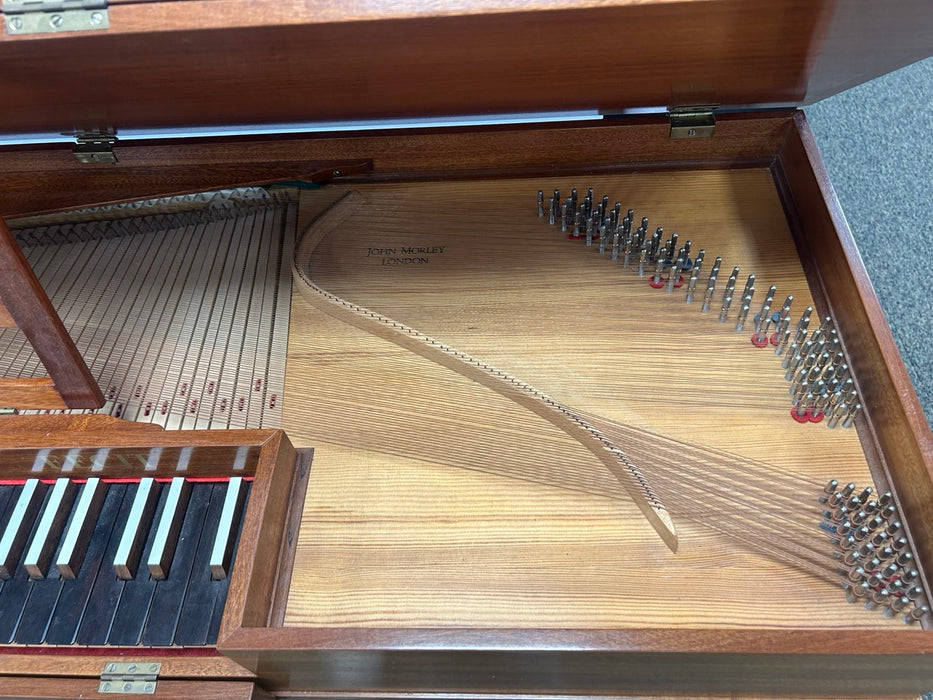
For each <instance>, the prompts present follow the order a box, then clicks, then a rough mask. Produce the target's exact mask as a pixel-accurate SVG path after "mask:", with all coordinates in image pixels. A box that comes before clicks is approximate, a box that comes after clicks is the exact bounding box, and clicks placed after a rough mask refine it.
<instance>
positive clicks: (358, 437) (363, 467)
mask: <svg viewBox="0 0 933 700" xmlns="http://www.w3.org/2000/svg"><path fill="white" fill-rule="evenodd" d="M571 186H576V187H579V188H580V189H581V192H585V189H586V188H587V187H589V186H593V187H594V188H595V189H596V191H597V194H598V195H599V194H601V193H607V194H610V196H611V198H612V200H613V201H614V200H615V199H616V198H618V199H620V200H621V201H623V202H624V205H623V206H624V207H632V208H633V209H635V212H636V216H637V217H640V216H642V215H644V216H648V217H649V220H650V222H651V227H652V228H654V227H655V226H657V225H662V226H664V228H665V231H666V232H668V233H671V232H674V231H677V232H678V233H679V234H680V236H681V242H682V241H684V240H686V239H690V240H692V242H693V246H694V251H696V250H697V249H699V248H705V249H706V251H707V256H708V257H707V260H708V263H709V262H711V261H712V257H715V256H721V257H722V258H723V269H724V270H731V268H732V266H733V265H739V266H740V267H741V270H742V273H741V277H740V279H741V280H742V281H744V277H745V275H746V274H748V273H754V274H755V275H756V277H757V282H756V287H757V288H758V289H759V291H758V292H757V301H758V303H760V300H761V297H762V296H763V291H764V289H766V288H767V286H768V285H769V284H775V285H777V287H778V292H777V297H776V298H778V299H780V300H783V298H784V296H785V295H786V294H789V293H792V294H794V297H795V301H794V309H795V311H796V313H797V314H799V312H800V311H801V310H802V309H803V307H804V306H806V305H808V304H810V303H812V298H811V296H810V294H809V290H808V287H807V283H806V279H805V277H804V273H803V270H802V268H801V265H800V262H799V259H798V258H797V253H796V250H795V246H794V242H793V240H792V239H791V236H790V233H789V231H788V227H787V221H786V219H785V218H784V213H783V210H782V206H781V203H780V201H779V199H778V197H777V193H776V191H775V188H774V183H773V181H772V179H771V175H770V173H769V171H768V170H765V169H745V170H730V171H706V172H692V173H690V172H677V173H674V172H669V173H664V172H661V173H645V174H628V175H615V176H600V177H583V178H572V179H568V178H555V179H527V180H502V181H486V182H483V181H475V182H468V183H467V182H447V183H417V184H407V185H402V184H399V185H381V186H377V185H372V186H364V187H360V188H359V191H360V192H361V194H362V195H363V197H364V199H365V204H363V205H361V206H360V207H359V208H358V210H357V211H356V212H355V213H354V214H353V215H352V216H351V217H350V218H349V219H348V220H347V221H346V223H345V224H344V225H342V226H341V227H340V229H339V230H336V231H334V232H333V233H332V234H330V235H329V236H328V237H327V238H325V240H324V241H323V242H322V243H321V245H320V246H319V252H318V254H317V255H316V256H315V257H314V259H313V260H312V262H311V267H312V271H313V278H314V279H315V280H316V281H317V282H318V283H319V284H321V286H322V287H324V288H326V289H328V290H329V291H331V292H333V293H334V294H337V295H339V296H341V297H343V298H345V299H349V300H351V301H353V302H354V303H357V304H360V305H361V306H364V307H367V308H370V309H372V310H374V311H378V312H379V313H382V314H384V315H386V316H389V317H391V318H393V319H396V320H397V321H399V322H401V323H404V324H406V325H408V326H411V327H413V328H416V329H418V330H420V331H422V332H424V333H426V334H428V335H430V336H432V337H433V338H436V339H438V340H440V341H442V342H444V343H447V344H449V345H451V346H453V347H456V348H460V349H462V350H463V351H464V352H467V353H469V354H470V355H471V356H473V357H476V358H481V359H482V360H484V361H485V362H488V363H489V364H490V365H492V366H495V367H497V368H501V369H502V370H504V371H506V372H508V373H509V374H511V375H513V376H516V377H519V378H520V379H522V380H523V381H526V382H528V383H529V384H531V385H533V386H535V387H536V388H538V389H540V390H542V391H544V392H546V393H547V394H549V395H551V396H553V397H554V398H556V399H557V400H559V401H561V402H562V403H564V404H566V405H568V406H572V407H574V408H576V409H579V410H581V411H586V412H587V414H591V415H597V416H601V417H602V418H603V419H605V420H606V421H609V422H615V423H619V424H623V425H632V426H636V427H639V428H644V429H648V430H650V431H654V432H657V433H660V434H663V435H666V436H671V437H673V438H676V439H678V440H682V441H684V442H686V443H690V444H699V445H702V446H707V447H710V448H714V449H718V450H725V451H727V452H729V453H732V454H735V455H738V456H744V457H746V458H748V459H749V460H757V461H759V462H763V463H766V464H768V465H770V466H771V468H772V469H773V470H774V472H773V473H774V489H775V491H776V492H780V495H782V496H783V495H784V493H783V491H784V490H786V489H787V488H788V487H789V484H792V483H793V484H797V485H798V486H799V484H800V482H801V481H803V482H807V483H808V484H809V486H810V487H811V488H813V489H815V491H813V492H812V493H806V492H804V491H805V489H804V490H802V491H801V492H800V493H795V494H793V496H794V497H796V498H799V501H800V514H799V516H798V514H795V513H789V514H788V516H789V517H790V518H791V519H798V518H799V520H800V521H801V522H803V523H805V522H806V521H807V520H806V519H807V518H811V519H812V518H813V514H812V513H813V506H812V503H813V499H815V497H816V496H817V495H818V491H819V489H820V487H821V485H822V483H823V482H825V481H826V480H827V479H829V478H830V477H835V478H838V479H840V481H844V480H845V481H847V480H850V479H851V480H855V481H857V482H858V483H860V484H867V483H870V480H871V477H870V475H869V471H868V465H867V462H866V458H865V455H864V454H863V452H862V449H861V446H860V443H859V439H858V435H857V434H856V432H855V431H854V430H840V429H837V430H829V429H827V428H825V427H823V426H814V425H806V426H801V425H799V424H797V423H795V422H794V421H792V420H791V418H790V416H789V397H788V394H787V383H786V382H785V381H784V378H783V370H781V368H780V364H779V359H778V358H776V357H775V356H774V353H773V351H769V350H758V349H755V348H753V347H752V345H751V344H750V342H749V335H750V330H747V331H746V332H744V333H736V332H735V331H734V328H733V326H734V320H732V323H729V324H720V323H719V322H718V313H715V312H714V313H709V314H702V313H700V310H699V302H694V303H693V304H690V305H687V304H685V303H684V301H683V295H682V293H681V292H677V293H674V294H668V293H667V292H666V291H664V290H654V289H651V288H649V287H648V285H647V284H646V281H645V279H644V278H638V277H637V276H635V275H634V274H633V273H632V272H631V271H627V270H622V269H620V265H619V264H618V263H615V264H613V263H610V262H609V261H608V259H606V258H607V256H602V257H600V256H599V255H598V254H597V253H596V250H595V249H594V248H591V249H587V248H586V247H585V246H584V245H583V244H582V243H581V242H574V241H569V240H568V239H567V237H566V234H561V233H560V231H559V230H558V229H555V228H552V227H549V226H548V225H547V223H546V220H544V221H542V220H540V219H538V218H537V216H536V214H535V203H534V199H535V193H536V191H537V190H538V189H543V190H545V191H546V192H547V191H549V190H552V189H553V188H555V187H559V188H560V189H561V191H562V192H564V193H566V192H569V189H570V187H571ZM344 191H345V188H336V189H335V190H328V189H326V188H325V189H323V190H321V191H319V192H314V193H310V194H309V195H308V196H307V198H306V199H305V200H304V201H303V202H302V207H303V209H302V211H303V213H304V215H305V216H306V217H308V220H309V221H310V220H311V219H312V218H313V216H314V213H315V211H320V210H322V209H323V207H324V206H326V205H327V204H328V203H329V202H331V201H333V200H334V199H336V198H337V197H338V196H339V195H340V194H342V193H343V192H344ZM404 248H407V249H409V250H411V249H415V252H407V253H406V252H404V251H403V249H404ZM418 248H424V249H425V250H424V251H422V252H417V249H418ZM391 249H394V252H390V250H391ZM441 249H443V250H441ZM402 258H412V259H415V258H420V259H423V261H421V262H408V263H399V262H392V260H393V259H402ZM708 263H707V264H708ZM717 299H718V295H717ZM293 303H294V305H293V309H292V314H293V315H292V331H291V338H290V344H289V360H288V362H289V364H288V380H287V381H288V382H289V383H288V386H287V389H286V406H285V412H284V413H285V415H286V416H287V418H286V424H285V426H284V427H285V429H286V431H287V432H288V434H289V435H290V436H291V438H292V439H293V440H294V441H295V442H296V444H298V445H305V444H313V445H314V446H315V448H316V452H315V464H314V468H313V470H312V474H311V480H310V486H309V490H308V496H307V501H306V508H305V515H304V520H303V524H302V528H301V531H300V536H299V542H298V550H297V554H296V559H295V565H294V574H293V578H292V586H291V589H290V593H289V601H288V607H287V611H286V617H285V623H286V625H288V626H293V627H315V626H324V627H350V628H352V627H367V628H381V627H385V628H390V627H402V628H409V627H411V628H416V627H445V626H450V627H460V628H462V627H492V628H511V629H515V628H581V629H606V630H612V629H626V628H634V627H646V626H647V627H651V626H662V627H665V628H672V629H677V628H683V629H696V628H701V629H702V628H735V629H744V628H748V627H755V628H763V629H799V628H812V627H819V628H830V629H831V628H861V627H866V628H870V627H884V626H894V627H895V628H900V627H904V625H903V623H901V622H900V621H899V620H893V621H892V620H888V619H886V618H884V617H883V616H881V615H880V614H878V613H873V612H868V611H866V610H864V609H862V608H861V607H857V606H851V605H849V604H847V603H846V602H845V600H844V596H843V594H842V591H841V590H840V589H839V588H836V587H834V586H832V585H830V584H827V583H826V582H824V581H821V580H817V579H815V578H813V577H812V576H810V575H809V574H806V573H804V572H803V571H801V570H799V569H798V568H796V567H794V566H788V565H786V564H785V563H783V562H781V561H776V560H775V559H774V558H773V557H771V556H769V554H768V553H767V552H763V551H755V550H754V549H750V548H748V547H747V546H745V545H743V543H742V542H741V541H736V540H733V539H727V538H724V537H722V536H721V535H718V534H714V533H713V532H712V530H711V529H710V528H709V527H708V525H709V524H710V523H709V522H707V523H706V524H704V519H709V518H717V517H722V518H727V517H729V514H728V513H723V514H721V515H709V514H708V513H705V511H704V509H703V507H702V506H703V505H704V504H702V503H699V502H698V503H697V508H696V512H697V514H699V513H703V515H702V516H699V515H698V516H697V517H694V518H687V519H681V520H680V521H678V522H677V523H676V525H677V528H678V532H679V534H680V538H681V539H680V541H681V548H680V551H679V552H678V554H676V555H674V554H672V553H670V552H668V551H666V550H665V549H664V548H663V547H662V546H660V543H659V542H658V541H657V540H656V538H655V537H654V535H653V533H651V531H650V528H648V526H647V524H646V523H645V522H644V521H643V519H642V518H641V517H640V515H639V513H638V512H637V509H636V508H635V506H634V504H633V503H632V502H631V500H630V499H629V498H628V497H627V496H626V495H625V494H624V492H623V491H622V490H621V489H620V488H619V486H618V483H617V482H616V481H615V480H614V479H613V478H612V475H611V474H610V473H609V472H608V471H607V470H605V468H604V467H603V466H602V465H600V464H599V463H598V461H596V460H594V459H593V457H592V455H591V454H588V453H587V452H586V450H584V449H582V448H581V446H580V445H579V444H578V443H576V442H575V441H573V440H572V439H570V438H569V437H568V436H566V435H565V434H562V433H561V432H560V431H557V430H555V429H554V427H553V426H552V425H550V424H548V423H547V422H546V421H543V420H542V419H540V418H539V417H537V416H535V415H533V414H532V413H530V412H529V411H527V410H525V409H524V408H522V407H520V406H517V405H516V404H515V403H514V402H511V401H508V400H506V399H505V398H503V397H502V396H500V395H497V394H496V393H495V392H493V391H491V390H489V389H488V388H486V387H484V386H482V385H480V384H478V383H476V382H472V381H469V380H468V379H466V378H464V377H463V376H460V375H458V374H456V373H454V372H452V371H451V370H449V369H447V368H444V367H440V366H438V365H436V364H434V363H431V362H429V361H427V360H425V359H424V358H422V357H419V356H416V355H414V354H413V353H411V352H410V351H407V350H405V349H404V348H401V347H399V346H398V345H395V344H393V343H391V342H388V341H387V340H385V339H383V338H378V337H374V336H372V335H371V334H367V333H364V332H363V331H360V330H358V329H356V328H352V327H350V326H348V325H347V324H345V323H342V322H340V321H339V320H336V319H334V318H331V317H329V316H327V315H326V314H323V313H321V312H320V311H319V310H317V309H314V308H312V307H310V306H309V305H308V304H307V303H305V302H304V301H303V300H302V299H301V297H300V296H299V295H297V294H296V295H294V298H293ZM756 310H757V307H756ZM734 317H735V312H734V311H733V313H732V315H731V316H730V319H734ZM795 319H796V316H795ZM659 461H661V462H664V461H665V460H659ZM641 466H642V467H643V469H644V472H645V474H646V476H647V477H648V478H649V480H651V479H654V480H656V481H659V482H664V483H665V485H666V486H667V487H668V488H669V489H671V490H670V491H669V493H674V494H675V496H674V497H675V498H676V488H677V483H678V482H677V474H676V471H677V470H676V466H673V465H670V464H666V463H660V464H643V465H641ZM735 487H736V488H737V489H739V490H740V491H741V488H742V484H741V483H737V484H736V485H735ZM749 499H750V500H752V499H751V497H749ZM687 505H689V504H687ZM681 506H682V507H684V504H681ZM752 507H753V509H754V508H761V509H762V510H764V511H766V510H768V508H769V504H768V503H767V502H762V503H761V504H760V505H756V504H754V503H752ZM808 513H809V515H808ZM813 526H814V528H816V523H815V521H813ZM819 539H820V538H819V536H816V537H815V540H814V541H816V540H819Z"/></svg>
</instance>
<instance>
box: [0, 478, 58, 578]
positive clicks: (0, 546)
mask: <svg viewBox="0 0 933 700" xmlns="http://www.w3.org/2000/svg"><path fill="white" fill-rule="evenodd" d="M47 490H48V485H47V484H44V483H42V482H41V481H39V480H38V479H29V480H28V481H27V482H26V483H25V484H24V485H23V490H22V491H21V492H20V494H19V498H18V499H17V500H16V506H14V508H13V514H12V515H11V516H10V519H9V521H8V522H7V524H6V529H5V530H4V531H3V537H0V579H11V578H13V574H14V573H15V571H16V567H17V565H18V564H19V559H20V556H21V555H22V553H23V550H24V549H25V548H26V540H27V539H28V538H29V532H30V531H31V530H32V526H33V525H34V524H35V522H36V516H37V515H38V514H39V508H41V507H42V500H43V498H44V497H45V492H46V491H47Z"/></svg>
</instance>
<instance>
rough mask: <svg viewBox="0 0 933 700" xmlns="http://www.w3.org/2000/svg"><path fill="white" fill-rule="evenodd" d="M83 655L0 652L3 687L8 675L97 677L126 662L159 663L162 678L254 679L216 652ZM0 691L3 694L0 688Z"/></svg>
mask: <svg viewBox="0 0 933 700" xmlns="http://www.w3.org/2000/svg"><path fill="white" fill-rule="evenodd" d="M83 651H84V653H74V652H71V653H69V652H68V650H62V649H52V650H50V649H44V650H41V649H32V650H29V651H27V652H25V653H23V652H22V650H19V651H12V650H10V649H6V650H4V651H0V674H3V683H2V684H0V685H3V686H5V684H6V682H7V680H8V678H9V677H10V676H44V677H48V678H49V679H60V678H62V677H72V678H77V677H86V678H95V677H96V678H100V674H101V671H102V670H103V668H104V665H105V664H106V663H107V662H110V661H120V662H128V663H137V664H145V663H153V662H158V663H161V664H162V668H161V670H160V672H159V676H160V677H161V678H163V679H170V680H178V679H213V678H225V679H229V680H253V678H254V676H253V674H252V673H250V672H249V671H248V670H247V669H245V668H243V667H242V666H240V665H238V664H236V663H234V662H233V661H231V660H230V659H228V658H227V657H225V656H221V655H220V654H218V653H217V651H216V650H214V649H210V650H207V651H202V652H200V653H199V652H197V651H194V652H192V651H191V650H188V651H186V652H181V653H178V651H177V650H175V651H174V653H173V652H171V651H166V650H162V653H155V652H153V651H152V650H146V651H145V652H143V653H134V652H132V651H129V650H126V649H119V650H112V651H110V650H107V649H103V648H96V649H90V650H88V649H85V650H83ZM0 692H3V691H2V689H0Z"/></svg>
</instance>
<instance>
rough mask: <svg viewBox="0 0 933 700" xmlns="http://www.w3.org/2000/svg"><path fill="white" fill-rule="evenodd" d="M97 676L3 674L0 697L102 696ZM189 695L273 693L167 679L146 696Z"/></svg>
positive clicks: (249, 686)
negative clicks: (15, 675) (85, 678)
mask: <svg viewBox="0 0 933 700" xmlns="http://www.w3.org/2000/svg"><path fill="white" fill-rule="evenodd" d="M99 685H100V681H99V680H93V679H90V680H84V679H65V680H63V679H57V678H4V679H3V686H2V687H0V697H5V698H43V699H49V700H54V699H55V698H103V699H104V700H107V699H108V698H112V697H113V693H99V692H98V687H99ZM192 695H196V696H197V697H198V698H203V699H204V700H267V699H268V698H271V697H272V696H271V695H269V694H268V693H266V692H265V691H263V690H262V689H260V688H258V687H256V685H255V684H253V683H247V682H236V681H193V680H181V681H170V680H169V681H166V680H161V681H158V682H157V684H156V688H155V691H154V692H153V693H152V694H150V695H146V697H151V698H156V699H160V698H162V699H164V700H190V698H191V697H192Z"/></svg>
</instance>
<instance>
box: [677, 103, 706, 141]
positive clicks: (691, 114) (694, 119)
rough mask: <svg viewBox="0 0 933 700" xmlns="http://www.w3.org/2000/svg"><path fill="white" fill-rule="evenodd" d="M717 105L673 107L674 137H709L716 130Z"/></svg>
mask: <svg viewBox="0 0 933 700" xmlns="http://www.w3.org/2000/svg"><path fill="white" fill-rule="evenodd" d="M714 109H715V107H671V109H670V111H669V115H670V119H671V138H672V139H695V138H709V137H711V136H712V135H713V132H714V131H716V116H715V115H714V114H713V110H714Z"/></svg>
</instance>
